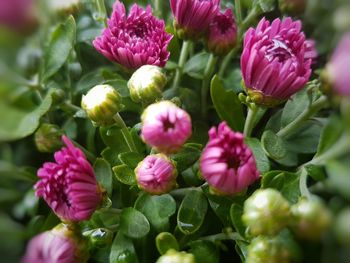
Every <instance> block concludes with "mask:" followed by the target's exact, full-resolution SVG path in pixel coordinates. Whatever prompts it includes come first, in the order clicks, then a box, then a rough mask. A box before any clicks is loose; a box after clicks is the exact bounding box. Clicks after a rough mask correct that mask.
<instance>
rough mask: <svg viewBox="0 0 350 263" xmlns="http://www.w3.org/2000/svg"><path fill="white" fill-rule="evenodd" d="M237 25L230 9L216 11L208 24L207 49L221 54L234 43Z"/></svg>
mask: <svg viewBox="0 0 350 263" xmlns="http://www.w3.org/2000/svg"><path fill="white" fill-rule="evenodd" d="M236 41H237V25H236V20H235V18H234V15H233V13H232V10H231V9H230V8H227V9H226V10H225V12H218V13H217V14H216V16H215V17H214V18H213V20H212V22H211V23H210V25H209V31H208V37H207V45H208V49H209V51H211V52H212V53H214V54H216V55H219V56H222V55H225V54H227V53H228V52H230V50H231V49H232V48H233V47H234V46H235V45H236Z"/></svg>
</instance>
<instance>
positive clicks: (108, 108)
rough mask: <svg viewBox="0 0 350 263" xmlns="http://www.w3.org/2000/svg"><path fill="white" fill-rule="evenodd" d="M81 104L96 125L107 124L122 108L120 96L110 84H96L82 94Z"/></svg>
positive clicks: (111, 122) (110, 122)
mask: <svg viewBox="0 0 350 263" xmlns="http://www.w3.org/2000/svg"><path fill="white" fill-rule="evenodd" d="M81 106H82V108H83V109H84V110H85V111H86V113H87V115H88V117H89V118H90V119H91V120H92V121H93V122H94V123H95V124H96V125H97V126H108V125H111V124H113V122H114V120H113V117H114V116H115V115H116V114H117V113H118V112H119V111H120V110H121V109H122V98H121V96H120V95H119V93H118V92H117V91H116V90H115V89H114V88H113V87H112V86H109V85H97V86H95V87H94V88H92V89H91V90H90V91H89V92H88V93H87V94H86V95H85V96H83V98H82V101H81Z"/></svg>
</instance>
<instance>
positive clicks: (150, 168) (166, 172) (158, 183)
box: [135, 154, 177, 195]
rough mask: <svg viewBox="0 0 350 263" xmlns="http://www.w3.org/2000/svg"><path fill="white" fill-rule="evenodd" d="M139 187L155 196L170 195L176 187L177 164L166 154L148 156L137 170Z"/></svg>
mask: <svg viewBox="0 0 350 263" xmlns="http://www.w3.org/2000/svg"><path fill="white" fill-rule="evenodd" d="M135 174H136V180H137V183H138V185H139V187H140V188H141V189H142V190H144V191H146V192H148V193H150V194H154V195H161V194H165V193H168V192H169V191H170V190H172V189H173V188H174V187H176V176H177V170H176V167H175V163H174V162H173V161H172V160H170V159H169V158H168V157H167V156H166V155H164V154H155V155H149V156H147V157H146V158H145V159H144V160H143V161H142V162H140V163H139V164H138V166H137V167H136V169H135Z"/></svg>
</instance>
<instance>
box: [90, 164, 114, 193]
mask: <svg viewBox="0 0 350 263" xmlns="http://www.w3.org/2000/svg"><path fill="white" fill-rule="evenodd" d="M94 171H95V175H96V179H97V181H98V182H99V183H100V184H101V185H102V186H103V188H104V189H106V191H107V193H108V195H109V196H111V195H112V188H113V185H112V182H113V177H112V169H111V166H110V164H109V163H108V162H107V161H106V160H104V159H102V158H97V159H96V161H95V164H94Z"/></svg>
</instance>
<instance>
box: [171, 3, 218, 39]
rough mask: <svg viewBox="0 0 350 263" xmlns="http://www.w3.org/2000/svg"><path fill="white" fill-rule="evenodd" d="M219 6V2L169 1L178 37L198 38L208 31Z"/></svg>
mask: <svg viewBox="0 0 350 263" xmlns="http://www.w3.org/2000/svg"><path fill="white" fill-rule="evenodd" d="M219 5H220V0H170V7H171V11H172V12H173V15H174V17H175V21H174V24H175V28H176V29H177V33H178V35H179V36H180V37H181V38H184V39H187V38H192V39H195V38H197V37H198V36H200V35H201V34H202V33H204V32H205V31H206V30H207V29H208V27H209V24H210V22H211V21H212V19H213V18H214V16H215V15H216V13H217V12H218V10H219Z"/></svg>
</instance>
